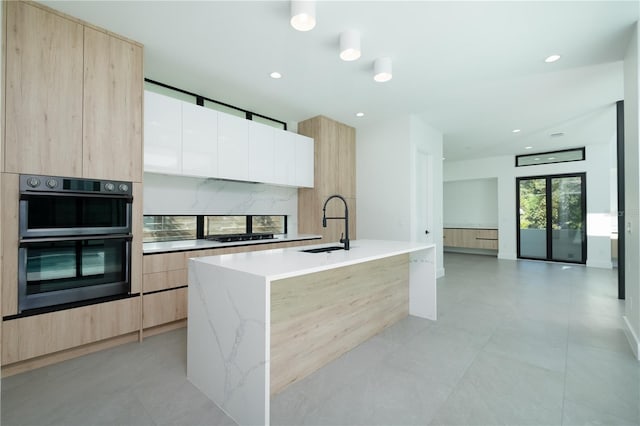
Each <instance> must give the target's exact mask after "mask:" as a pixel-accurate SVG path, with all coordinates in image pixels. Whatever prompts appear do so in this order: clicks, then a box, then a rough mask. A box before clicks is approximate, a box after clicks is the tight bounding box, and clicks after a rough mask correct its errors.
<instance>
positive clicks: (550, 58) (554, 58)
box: [544, 55, 560, 64]
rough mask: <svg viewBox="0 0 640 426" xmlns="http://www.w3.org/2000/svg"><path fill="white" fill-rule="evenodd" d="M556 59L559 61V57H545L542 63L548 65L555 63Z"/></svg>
mask: <svg viewBox="0 0 640 426" xmlns="http://www.w3.org/2000/svg"><path fill="white" fill-rule="evenodd" d="M558 59H560V55H551V56H549V57H547V59H545V60H544V61H545V62H546V63H548V64H550V63H552V62H555V61H557V60H558Z"/></svg>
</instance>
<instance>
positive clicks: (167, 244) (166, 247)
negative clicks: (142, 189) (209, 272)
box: [142, 233, 322, 254]
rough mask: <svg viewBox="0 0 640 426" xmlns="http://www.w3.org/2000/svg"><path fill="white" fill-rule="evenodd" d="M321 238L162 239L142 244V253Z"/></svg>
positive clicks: (307, 235) (315, 236)
mask: <svg viewBox="0 0 640 426" xmlns="http://www.w3.org/2000/svg"><path fill="white" fill-rule="evenodd" d="M321 238H322V235H313V234H293V233H289V234H282V235H276V236H275V237H274V238H273V239H270V240H253V241H234V242H229V243H221V242H218V241H209V240H183V241H162V242H158V243H144V244H142V253H143V254H154V253H170V252H175V251H189V250H202V249H215V248H224V247H236V246H249V245H256V244H273V243H283V242H287V241H305V240H317V239H321Z"/></svg>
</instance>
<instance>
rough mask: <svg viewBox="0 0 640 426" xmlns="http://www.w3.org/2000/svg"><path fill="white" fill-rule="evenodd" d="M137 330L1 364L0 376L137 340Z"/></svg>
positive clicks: (22, 371) (11, 374) (7, 375)
mask: <svg viewBox="0 0 640 426" xmlns="http://www.w3.org/2000/svg"><path fill="white" fill-rule="evenodd" d="M138 339H139V332H138V331H134V332H133V333H129V334H123V335H122V336H117V337H112V338H110V339H105V340H100V341H98V342H93V343H88V344H86V345H82V346H78V347H75V348H71V349H66V350H63V351H60V352H54V353H52V354H47V355H42V356H39V357H36V358H31V359H26V360H24V361H18V362H15V363H13V364H8V365H3V366H2V377H9V376H13V375H14V374H19V373H24V372H26V371H30V370H35V369H36V368H40V367H46V366H47V365H51V364H57V363H59V362H62V361H66V360H69V359H72V358H77V357H80V356H83V355H88V354H91V353H94V352H99V351H103V350H105V349H110V348H113V347H115V346H120V345H124V344H125V343H131V342H137V341H138Z"/></svg>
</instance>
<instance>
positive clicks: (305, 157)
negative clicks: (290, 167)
mask: <svg viewBox="0 0 640 426" xmlns="http://www.w3.org/2000/svg"><path fill="white" fill-rule="evenodd" d="M295 145H296V148H295V151H296V161H295V176H296V177H295V181H296V186H302V187H306V188H313V173H314V170H313V161H314V157H313V139H312V138H309V137H307V136H302V135H295Z"/></svg>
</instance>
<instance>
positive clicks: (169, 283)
mask: <svg viewBox="0 0 640 426" xmlns="http://www.w3.org/2000/svg"><path fill="white" fill-rule="evenodd" d="M313 243H317V240H315V241H314V240H304V241H286V242H281V243H269V244H256V245H248V246H237V247H225V248H219V249H208V250H192V251H184V252H176V253H159V254H148V255H145V256H144V258H143V264H144V268H143V269H144V276H143V291H144V295H143V327H144V328H145V329H148V328H150V327H158V326H162V325H164V324H167V323H171V322H175V321H179V320H183V319H185V318H186V317H187V314H186V312H187V288H186V286H187V285H188V268H189V259H190V258H193V257H205V256H215V255H219V254H231V253H242V252H249V251H258V250H269V249H274V248H286V247H298V246H303V245H308V244H313ZM183 313H184V315H183Z"/></svg>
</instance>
